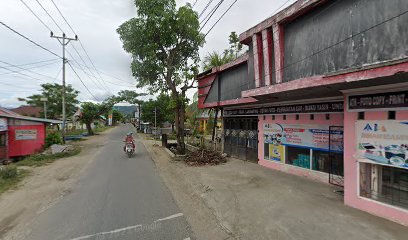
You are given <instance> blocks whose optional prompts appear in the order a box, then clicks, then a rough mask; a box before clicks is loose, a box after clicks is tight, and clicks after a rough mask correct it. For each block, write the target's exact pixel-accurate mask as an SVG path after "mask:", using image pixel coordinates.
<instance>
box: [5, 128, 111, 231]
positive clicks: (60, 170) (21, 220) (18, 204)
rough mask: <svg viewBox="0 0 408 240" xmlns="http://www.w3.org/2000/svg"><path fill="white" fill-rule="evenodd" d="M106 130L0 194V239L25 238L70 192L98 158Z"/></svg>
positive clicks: (38, 168) (33, 169) (32, 172)
mask: <svg viewBox="0 0 408 240" xmlns="http://www.w3.org/2000/svg"><path fill="white" fill-rule="evenodd" d="M109 131H111V129H110V130H107V131H105V132H103V133H101V134H100V135H97V136H94V137H92V138H89V139H88V140H86V141H83V142H77V143H75V144H77V145H80V146H81V148H82V151H81V153H80V154H78V155H76V156H73V157H69V158H63V159H59V160H56V161H55V162H53V163H52V164H49V165H46V166H42V167H37V168H27V169H29V170H30V171H31V173H30V175H29V176H28V177H26V178H25V179H24V180H23V181H22V182H21V183H20V184H19V186H17V187H16V188H14V189H12V190H9V191H8V192H5V193H4V194H2V195H0V239H14V238H18V236H20V235H24V229H25V226H27V225H29V224H30V222H31V221H33V219H35V217H36V216H37V215H38V214H40V213H41V212H43V211H45V210H46V209H48V208H50V207H51V206H53V205H54V204H55V203H57V202H58V201H59V200H60V199H62V198H63V197H64V196H65V195H67V194H69V193H70V192H71V187H72V186H73V184H75V182H76V181H78V176H80V174H81V172H82V171H83V170H84V169H85V168H86V167H87V166H88V165H89V163H90V162H91V161H92V160H93V159H94V156H96V154H97V152H98V149H100V148H101V147H102V146H103V144H104V141H105V140H106V137H105V136H106V134H107V133H109Z"/></svg>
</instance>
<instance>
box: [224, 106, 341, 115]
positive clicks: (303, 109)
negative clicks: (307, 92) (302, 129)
mask: <svg viewBox="0 0 408 240" xmlns="http://www.w3.org/2000/svg"><path fill="white" fill-rule="evenodd" d="M343 110H344V104H343V102H331V103H314V104H298V105H287V106H270V107H261V108H249V109H230V110H224V113H223V116H224V117H233V116H251V115H253V116H255V115H262V114H290V113H330V112H343Z"/></svg>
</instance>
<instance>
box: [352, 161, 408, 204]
mask: <svg viewBox="0 0 408 240" xmlns="http://www.w3.org/2000/svg"><path fill="white" fill-rule="evenodd" d="M360 195H361V196H362V197H366V198H370V199H373V200H376V201H379V202H383V203H386V204H390V205H393V206H398V207H402V208H405V209H408V169H402V168H396V167H386V166H382V165H375V164H369V163H360Z"/></svg>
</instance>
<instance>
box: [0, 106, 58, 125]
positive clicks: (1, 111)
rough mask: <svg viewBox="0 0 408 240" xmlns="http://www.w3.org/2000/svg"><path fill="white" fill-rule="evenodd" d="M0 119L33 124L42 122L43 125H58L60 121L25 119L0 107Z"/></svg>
mask: <svg viewBox="0 0 408 240" xmlns="http://www.w3.org/2000/svg"><path fill="white" fill-rule="evenodd" d="M0 117H3V118H13V119H20V120H26V121H33V122H44V123H53V124H60V123H62V121H60V120H53V119H44V118H35V117H26V116H22V115H20V114H17V113H15V112H13V111H10V110H8V109H5V108H2V107H0Z"/></svg>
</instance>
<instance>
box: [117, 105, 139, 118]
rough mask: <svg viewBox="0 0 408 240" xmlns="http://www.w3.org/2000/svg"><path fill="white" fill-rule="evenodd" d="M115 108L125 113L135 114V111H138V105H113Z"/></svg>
mask: <svg viewBox="0 0 408 240" xmlns="http://www.w3.org/2000/svg"><path fill="white" fill-rule="evenodd" d="M113 109H115V110H118V111H119V112H121V113H122V114H123V115H132V116H134V114H135V112H137V106H113Z"/></svg>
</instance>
